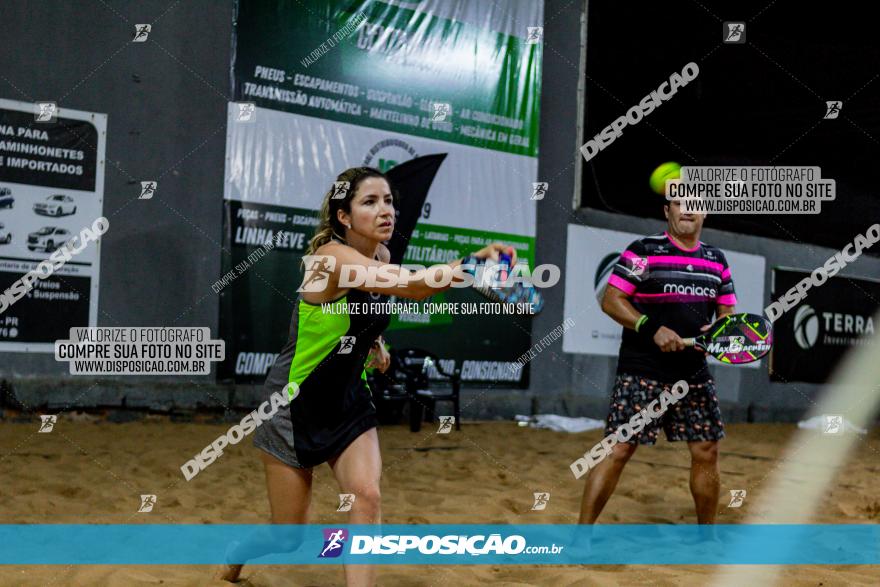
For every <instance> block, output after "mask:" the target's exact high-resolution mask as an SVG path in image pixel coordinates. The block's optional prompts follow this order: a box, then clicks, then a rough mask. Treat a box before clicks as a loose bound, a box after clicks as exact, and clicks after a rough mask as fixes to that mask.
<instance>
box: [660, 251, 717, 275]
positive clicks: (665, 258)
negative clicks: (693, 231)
mask: <svg viewBox="0 0 880 587" xmlns="http://www.w3.org/2000/svg"><path fill="white" fill-rule="evenodd" d="M648 264H649V265H654V266H655V267H656V266H657V265H682V266H687V265H693V266H694V267H706V268H708V269H714V270H716V271H718V272H721V271H722V270H723V269H724V265H722V264H721V263H716V262H715V261H706V260H705V259H696V258H694V257H680V256H676V255H659V256H658V255H654V256H650V257H648Z"/></svg>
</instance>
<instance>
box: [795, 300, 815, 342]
mask: <svg viewBox="0 0 880 587" xmlns="http://www.w3.org/2000/svg"><path fill="white" fill-rule="evenodd" d="M793 324H794V340H795V341H796V342H797V344H798V346H799V347H801V348H802V349H804V350H807V349H810V348H812V347H813V345H814V344H816V339H818V338H819V317H818V316H817V315H816V310H814V309H813V308H812V307H811V306H808V305H807V304H804V305H803V306H801V307H800V308H798V310H797V312H795V313H794V323H793Z"/></svg>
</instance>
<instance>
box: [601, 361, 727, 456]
mask: <svg viewBox="0 0 880 587" xmlns="http://www.w3.org/2000/svg"><path fill="white" fill-rule="evenodd" d="M670 389H672V384H671V383H661V382H659V381H655V380H653V379H647V378H645V377H639V376H637V375H630V374H628V373H619V374H618V375H617V378H616V379H615V380H614V389H613V390H612V392H611V406H610V409H609V411H608V418H607V420H606V424H605V435H606V436H608V435H610V434H615V433H616V432H617V429H618V427H619V426H620V425H621V424H626V423H628V422H629V420H630V418H631V417H633V416H634V415H635V414H637V413H638V412H639V411H641V410H642V409H644V408H646V407H647V406H648V404H650V403H651V402H652V401H654V400H655V399H659V398H660V393H661V392H662V391H669V390H670ZM654 409H655V411H659V409H660V406H659V404H658V405H657V406H656V407H655V408H654ZM661 428H663V430H664V431H665V432H666V440H668V441H670V442H674V441H676V440H686V441H688V442H691V441H702V440H721V439H722V438H724V422H723V421H722V419H721V408H720V407H719V406H718V397H717V396H716V395H715V382H714V381H713V380H712V379H709V380H708V381H706V382H705V383H691V384H689V388H688V392H687V395H685V396H684V397H683V398H681V399H680V400H678V401H677V402H676V403H674V404H669V405H668V406H667V409H666V412H665V413H664V414H663V415H662V416H661V417H659V418H657V419H649V420H648V422H647V423H646V424H645V427H644V428H643V429H642V430H641V431H640V432H639V433H638V434H636V435H633V437H632V438H630V439H629V440H628V441H627V442H633V443H636V442H637V443H639V444H654V443H656V442H657V436H658V434H659V433H660V429H661Z"/></svg>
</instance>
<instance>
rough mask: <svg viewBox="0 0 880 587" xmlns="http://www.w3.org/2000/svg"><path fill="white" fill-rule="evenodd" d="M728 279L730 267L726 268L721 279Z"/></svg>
mask: <svg viewBox="0 0 880 587" xmlns="http://www.w3.org/2000/svg"><path fill="white" fill-rule="evenodd" d="M728 279H730V269H725V270H724V271H722V272H721V280H722V281H726V280H728Z"/></svg>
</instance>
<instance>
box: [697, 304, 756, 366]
mask: <svg viewBox="0 0 880 587" xmlns="http://www.w3.org/2000/svg"><path fill="white" fill-rule="evenodd" d="M684 344H685V345H686V346H689V347H694V348H697V349H700V350H702V351H706V352H707V353H708V354H710V355H712V356H713V357H715V358H716V359H718V360H719V361H721V362H722V363H730V364H740V363H751V362H752V361H757V360H758V359H760V358H761V357H763V356H764V355H766V354H767V353H769V352H770V348H771V347H772V346H773V327H772V326H771V325H770V321H769V320H767V319H766V318H764V317H763V316H758V315H757V314H729V315H727V316H724V317H723V318H719V319H718V320H716V321H715V322H714V323H713V324H712V326H711V327H710V328H709V330H707V331H706V332H705V333H703V334H701V335H700V336H697V337H696V338H686V339H684Z"/></svg>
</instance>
